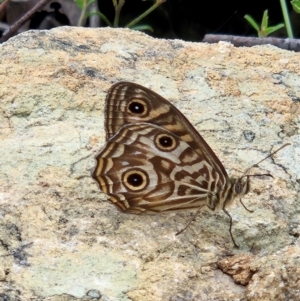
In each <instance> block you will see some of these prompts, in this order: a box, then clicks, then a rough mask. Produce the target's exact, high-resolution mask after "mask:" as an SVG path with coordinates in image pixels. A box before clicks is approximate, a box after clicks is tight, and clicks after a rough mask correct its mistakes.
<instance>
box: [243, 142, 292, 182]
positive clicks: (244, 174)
mask: <svg viewBox="0 0 300 301" xmlns="http://www.w3.org/2000/svg"><path fill="white" fill-rule="evenodd" d="M288 145H291V143H286V144H284V145H282V146H281V147H280V148H278V149H277V150H276V151H274V152H273V153H271V154H269V155H268V156H267V157H265V158H264V159H262V160H260V161H259V162H257V163H255V164H253V165H252V166H251V167H249V168H248V169H247V170H246V171H245V172H244V173H243V175H242V176H241V178H243V177H245V176H246V174H247V172H248V171H249V170H250V169H252V168H253V167H255V166H257V165H258V164H260V163H261V162H262V161H265V160H266V159H268V158H270V157H272V156H273V155H274V154H276V153H277V152H279V151H280V150H281V149H283V148H284V147H286V146H288ZM247 176H268V177H272V178H273V176H272V175H270V174H263V175H247Z"/></svg>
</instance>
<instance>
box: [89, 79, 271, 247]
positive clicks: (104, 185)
mask: <svg viewBox="0 0 300 301" xmlns="http://www.w3.org/2000/svg"><path fill="white" fill-rule="evenodd" d="M105 130H106V140H107V142H106V145H105V146H104V148H103V149H102V150H101V152H100V153H99V154H98V155H97V157H96V160H97V165H96V168H95V170H94V172H93V178H94V179H95V180H96V181H97V182H98V184H99V187H100V189H101V190H102V191H103V192H104V193H106V194H107V195H108V197H109V199H110V201H111V202H112V203H113V204H115V205H116V206H117V207H118V208H119V209H121V210H122V211H124V212H128V213H136V214H140V213H143V212H146V213H157V212H165V211H176V210H184V209H198V211H197V213H198V212H199V211H200V209H201V208H202V207H203V206H207V207H208V208H209V209H211V210H217V209H222V210H223V211H224V212H225V213H226V214H227V216H228V217H229V218H230V235H231V238H232V241H233V243H234V245H235V246H236V247H238V246H237V244H236V243H235V240H234V238H233V236H232V232H231V228H232V218H231V216H230V214H229V213H228V212H227V210H226V208H227V207H228V206H229V205H230V204H231V203H232V201H233V200H234V199H235V198H236V197H242V196H243V195H245V194H246V193H248V191H249V188H250V181H249V177H250V175H246V174H244V175H242V176H241V177H240V178H231V177H229V176H228V175H227V172H226V170H225V168H224V166H223V165H222V163H221V162H220V160H219V159H218V157H217V156H216V155H215V153H214V152H213V151H212V149H211V148H210V147H209V145H208V144H207V143H206V142H205V140H204V139H203V138H202V137H201V135H200V134H199V133H198V132H197V131H196V129H195V128H194V127H193V126H192V124H191V123H190V122H189V121H188V120H187V119H186V117H185V116H184V115H183V114H182V113H181V112H180V111H179V110H178V109H176V108H175V107H174V106H173V105H172V104H171V103H170V102H169V101H167V100H166V99H164V98H163V97H161V96H160V95H158V94H156V93H155V92H153V91H151V90H149V89H147V88H145V87H143V86H140V85H137V84H134V83H130V82H119V83H117V84H114V85H113V86H112V87H111V88H110V89H109V91H108V95H107V97H106V102H105ZM271 155H272V154H271ZM268 157H269V156H268ZM267 176H271V175H269V174H267ZM243 206H244V205H243ZM245 208H246V207H245ZM246 209H247V208H246ZM247 210H248V209H247ZM249 211H250V210H249ZM197 213H196V214H197ZM194 217H195V216H194ZM192 220H193V219H192ZM192 220H191V221H190V222H189V223H188V225H189V224H190V223H191V222H192ZM188 225H187V226H188ZM186 228H187V227H185V228H184V229H186ZM184 229H183V230H184ZM183 230H181V231H179V232H178V233H177V234H179V233H181V232H182V231H183Z"/></svg>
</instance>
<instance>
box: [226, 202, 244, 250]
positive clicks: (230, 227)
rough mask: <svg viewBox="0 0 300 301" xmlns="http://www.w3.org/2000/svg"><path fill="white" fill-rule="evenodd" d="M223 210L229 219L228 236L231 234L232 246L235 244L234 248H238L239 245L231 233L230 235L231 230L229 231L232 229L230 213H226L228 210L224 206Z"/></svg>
mask: <svg viewBox="0 0 300 301" xmlns="http://www.w3.org/2000/svg"><path fill="white" fill-rule="evenodd" d="M223 211H224V212H225V214H226V215H227V216H228V217H229V221H230V226H229V233H230V236H231V240H232V242H233V244H234V246H235V247H236V248H238V249H239V248H240V247H239V246H238V245H237V244H236V243H235V240H234V238H233V235H232V232H231V229H232V217H231V215H230V214H229V213H228V211H227V210H226V209H225V207H223Z"/></svg>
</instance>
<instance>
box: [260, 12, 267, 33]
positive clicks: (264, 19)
mask: <svg viewBox="0 0 300 301" xmlns="http://www.w3.org/2000/svg"><path fill="white" fill-rule="evenodd" d="M268 23H269V16H268V10H265V11H264V14H263V17H262V20H261V25H260V31H262V32H265V31H266V30H267V28H268Z"/></svg>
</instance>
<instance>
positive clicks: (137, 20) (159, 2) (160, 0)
mask: <svg viewBox="0 0 300 301" xmlns="http://www.w3.org/2000/svg"><path fill="white" fill-rule="evenodd" d="M164 2H166V0H157V1H156V3H154V4H153V5H152V6H151V7H150V8H149V9H148V10H146V11H145V12H144V13H143V14H141V15H140V16H138V17H137V18H135V19H134V20H133V21H131V22H130V23H128V24H127V25H125V27H128V28H130V27H132V26H134V25H135V24H136V23H138V22H140V21H141V20H142V19H143V18H145V17H146V16H147V15H149V14H150V13H151V12H152V11H154V10H155V9H156V8H157V7H159V6H160V5H161V4H163V3H164Z"/></svg>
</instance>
